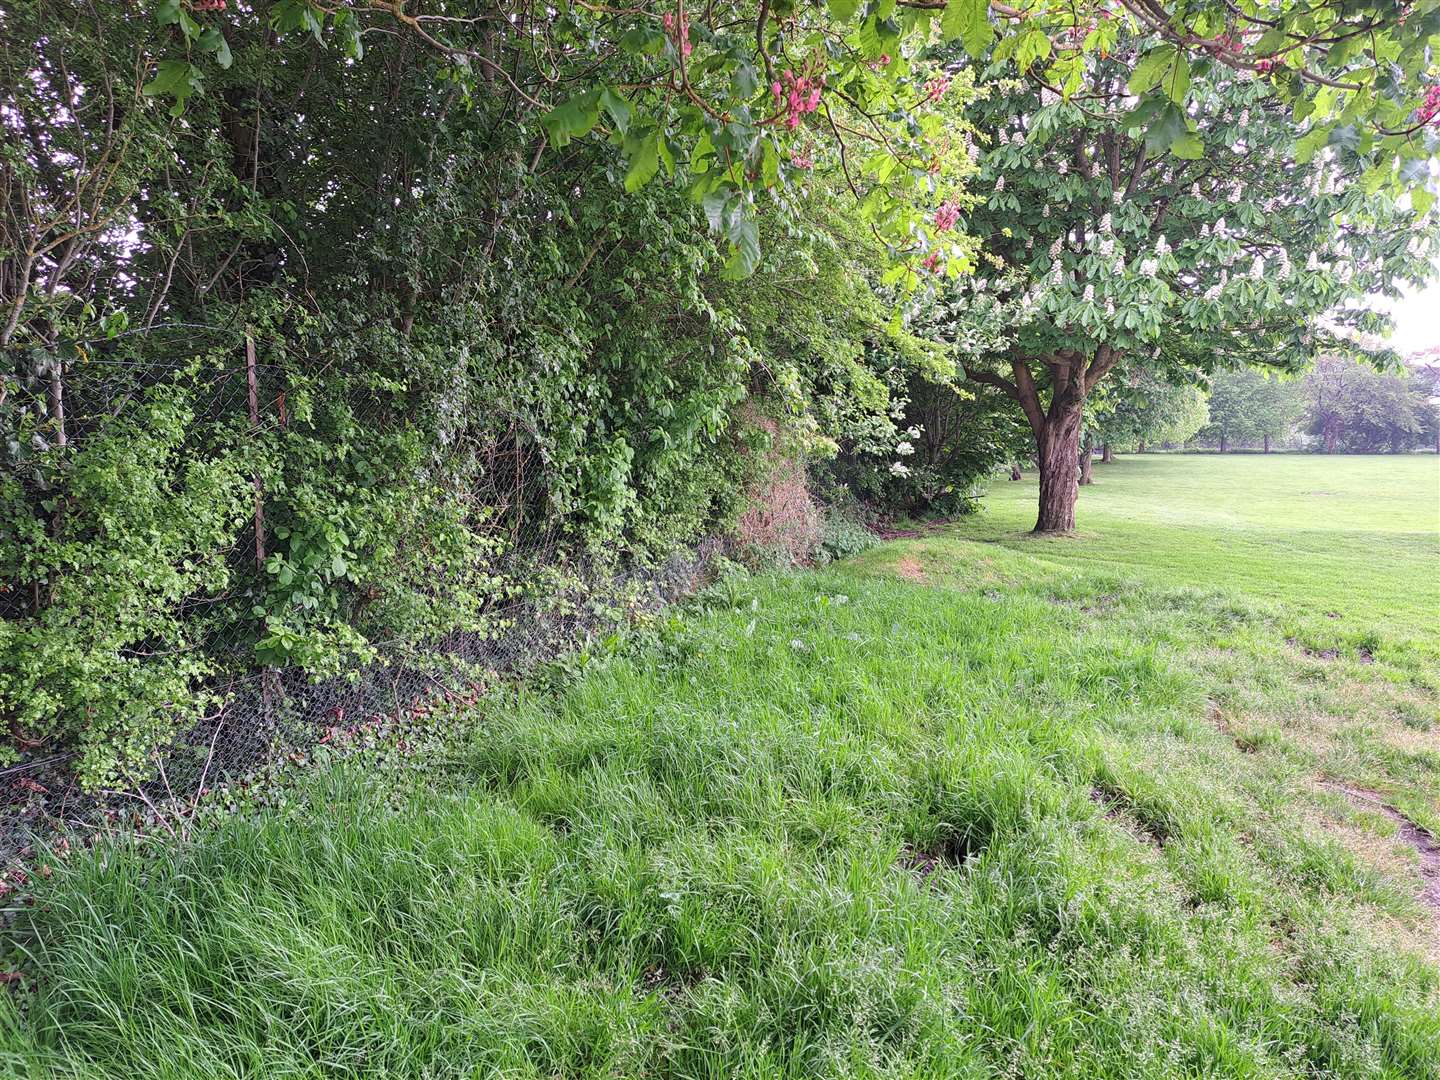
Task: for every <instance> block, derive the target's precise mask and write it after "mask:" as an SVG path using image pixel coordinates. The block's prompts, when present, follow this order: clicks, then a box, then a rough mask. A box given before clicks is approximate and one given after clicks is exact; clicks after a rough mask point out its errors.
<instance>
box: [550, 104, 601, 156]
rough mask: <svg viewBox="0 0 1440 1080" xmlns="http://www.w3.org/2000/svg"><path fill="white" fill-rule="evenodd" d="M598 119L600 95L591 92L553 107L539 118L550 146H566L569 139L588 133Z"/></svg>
mask: <svg viewBox="0 0 1440 1080" xmlns="http://www.w3.org/2000/svg"><path fill="white" fill-rule="evenodd" d="M599 119H600V94H599V93H598V92H597V91H594V90H591V91H589V92H587V93H584V94H580V95H578V96H576V97H573V98H571V99H570V100H569V101H566V102H564V103H563V104H561V105H557V106H555V108H553V109H551V110H550V111H549V112H548V113H546V114H545V115H544V116H542V117H541V118H540V123H541V124H542V125H543V126H544V128H545V133H546V135H548V136H549V138H550V144H551V145H552V146H554V147H557V148H558V147H562V146H568V145H569V144H570V140H571V139H576V138H579V137H580V136H582V135H586V134H588V133H589V132H590V129H591V128H593V127H594V126H595V124H596V122H597V121H599Z"/></svg>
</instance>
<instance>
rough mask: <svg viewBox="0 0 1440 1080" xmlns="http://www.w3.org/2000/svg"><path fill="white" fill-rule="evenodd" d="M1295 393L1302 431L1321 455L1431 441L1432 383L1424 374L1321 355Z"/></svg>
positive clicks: (1407, 447)
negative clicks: (1300, 408) (1313, 440)
mask: <svg viewBox="0 0 1440 1080" xmlns="http://www.w3.org/2000/svg"><path fill="white" fill-rule="evenodd" d="M1300 393H1301V396H1302V398H1303V402H1304V409H1305V413H1304V420H1305V426H1306V429H1307V430H1308V431H1309V433H1310V434H1311V435H1314V436H1316V437H1317V438H1319V440H1320V445H1321V448H1322V449H1323V450H1324V452H1325V453H1327V454H1331V453H1334V452H1336V451H1337V450H1340V451H1344V452H1348V453H1375V452H1377V451H1382V450H1388V451H1389V452H1391V453H1400V452H1401V451H1403V450H1410V449H1413V448H1415V447H1417V446H1428V445H1430V443H1431V441H1432V436H1433V432H1434V430H1435V428H1434V425H1435V403H1434V402H1433V401H1432V394H1433V393H1434V386H1433V383H1432V381H1431V378H1430V377H1429V376H1428V375H1427V374H1426V373H1425V372H1419V371H1414V370H1411V369H1408V368H1406V369H1400V370H1377V369H1376V368H1375V367H1373V366H1372V365H1370V364H1364V363H1357V362H1356V361H1354V360H1352V359H1350V358H1348V357H1344V356H1336V355H1328V354H1327V355H1325V356H1322V357H1321V358H1320V359H1319V360H1318V361H1317V362H1316V364H1315V367H1314V370H1312V371H1310V372H1309V373H1308V374H1307V375H1306V376H1305V378H1304V379H1302V380H1301V383H1300Z"/></svg>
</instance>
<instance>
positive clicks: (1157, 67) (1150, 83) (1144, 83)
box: [1129, 45, 1175, 94]
mask: <svg viewBox="0 0 1440 1080" xmlns="http://www.w3.org/2000/svg"><path fill="white" fill-rule="evenodd" d="M1174 59H1175V46H1174V45H1161V46H1159V47H1158V48H1154V49H1151V50H1150V51H1149V52H1147V53H1146V54H1145V55H1144V56H1142V57H1141V58H1140V62H1139V63H1138V64H1136V65H1135V70H1134V71H1132V72H1131V73H1130V83H1129V87H1130V92H1131V93H1132V94H1144V93H1146V92H1147V91H1149V90H1151V89H1153V88H1154V87H1155V85H1156V84H1157V83H1159V81H1160V80H1161V79H1162V78H1164V76H1165V70H1166V68H1167V67H1169V65H1170V63H1171V61H1173V60H1174Z"/></svg>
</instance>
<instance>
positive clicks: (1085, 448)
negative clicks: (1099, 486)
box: [1079, 435, 1095, 485]
mask: <svg viewBox="0 0 1440 1080" xmlns="http://www.w3.org/2000/svg"><path fill="white" fill-rule="evenodd" d="M1094 470H1095V456H1094V452H1093V451H1092V450H1091V448H1090V436H1089V435H1086V436H1085V438H1084V440H1083V441H1082V442H1081V444H1080V480H1079V483H1080V484H1082V485H1084V484H1093V483H1094V482H1095V474H1094Z"/></svg>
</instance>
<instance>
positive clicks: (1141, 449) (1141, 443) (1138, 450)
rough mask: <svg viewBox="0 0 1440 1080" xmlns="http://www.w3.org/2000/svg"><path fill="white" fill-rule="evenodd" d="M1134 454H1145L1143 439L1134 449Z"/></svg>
mask: <svg viewBox="0 0 1440 1080" xmlns="http://www.w3.org/2000/svg"><path fill="white" fill-rule="evenodd" d="M1135 452H1136V453H1137V454H1143V453H1144V452H1145V440H1144V439H1141V440H1140V445H1139V446H1137V447H1136V448H1135Z"/></svg>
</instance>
